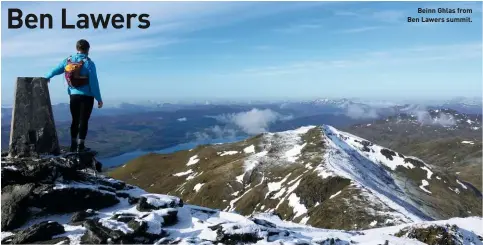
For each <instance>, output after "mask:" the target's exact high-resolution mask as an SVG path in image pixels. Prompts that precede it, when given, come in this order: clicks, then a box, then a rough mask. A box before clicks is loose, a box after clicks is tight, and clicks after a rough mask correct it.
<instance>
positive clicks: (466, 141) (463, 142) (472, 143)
mask: <svg viewBox="0 0 483 245" xmlns="http://www.w3.org/2000/svg"><path fill="white" fill-rule="evenodd" d="M461 144H470V145H474V144H475V143H474V142H473V141H469V140H463V141H461Z"/></svg>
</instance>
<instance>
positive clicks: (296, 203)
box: [288, 193, 307, 219]
mask: <svg viewBox="0 0 483 245" xmlns="http://www.w3.org/2000/svg"><path fill="white" fill-rule="evenodd" d="M288 205H289V206H290V207H292V209H293V212H294V213H295V216H294V219H295V218H297V217H299V216H300V215H302V214H305V213H307V208H306V207H305V205H303V204H302V203H300V198H299V197H298V196H297V195H296V194H295V193H292V194H290V196H289V197H288Z"/></svg>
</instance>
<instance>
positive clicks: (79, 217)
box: [70, 209, 96, 223]
mask: <svg viewBox="0 0 483 245" xmlns="http://www.w3.org/2000/svg"><path fill="white" fill-rule="evenodd" d="M94 215H96V212H94V210H92V209H88V210H82V211H79V212H76V213H74V214H73V215H72V218H71V219H70V222H72V223H77V222H80V221H85V220H86V219H87V218H89V217H92V216H94Z"/></svg>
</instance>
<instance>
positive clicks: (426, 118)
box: [413, 110, 456, 127]
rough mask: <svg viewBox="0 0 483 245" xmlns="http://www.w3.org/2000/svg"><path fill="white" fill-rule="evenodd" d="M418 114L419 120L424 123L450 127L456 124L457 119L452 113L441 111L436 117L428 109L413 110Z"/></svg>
mask: <svg viewBox="0 0 483 245" xmlns="http://www.w3.org/2000/svg"><path fill="white" fill-rule="evenodd" d="M413 113H414V115H416V117H417V119H418V121H419V122H420V123H421V124H423V125H427V124H430V125H441V126H443V127H449V126H453V125H455V124H456V120H455V119H454V117H453V116H452V115H451V114H447V113H439V114H438V115H437V116H436V117H434V118H433V117H431V115H430V114H429V112H428V111H427V110H417V111H415V112H413Z"/></svg>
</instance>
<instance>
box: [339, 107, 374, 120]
mask: <svg viewBox="0 0 483 245" xmlns="http://www.w3.org/2000/svg"><path fill="white" fill-rule="evenodd" d="M345 114H346V115H347V116H348V117H350V118H353V119H372V118H378V117H379V115H378V113H377V110H376V109H375V108H373V107H364V106H362V105H359V104H350V105H348V106H347V108H346V110H345Z"/></svg>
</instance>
